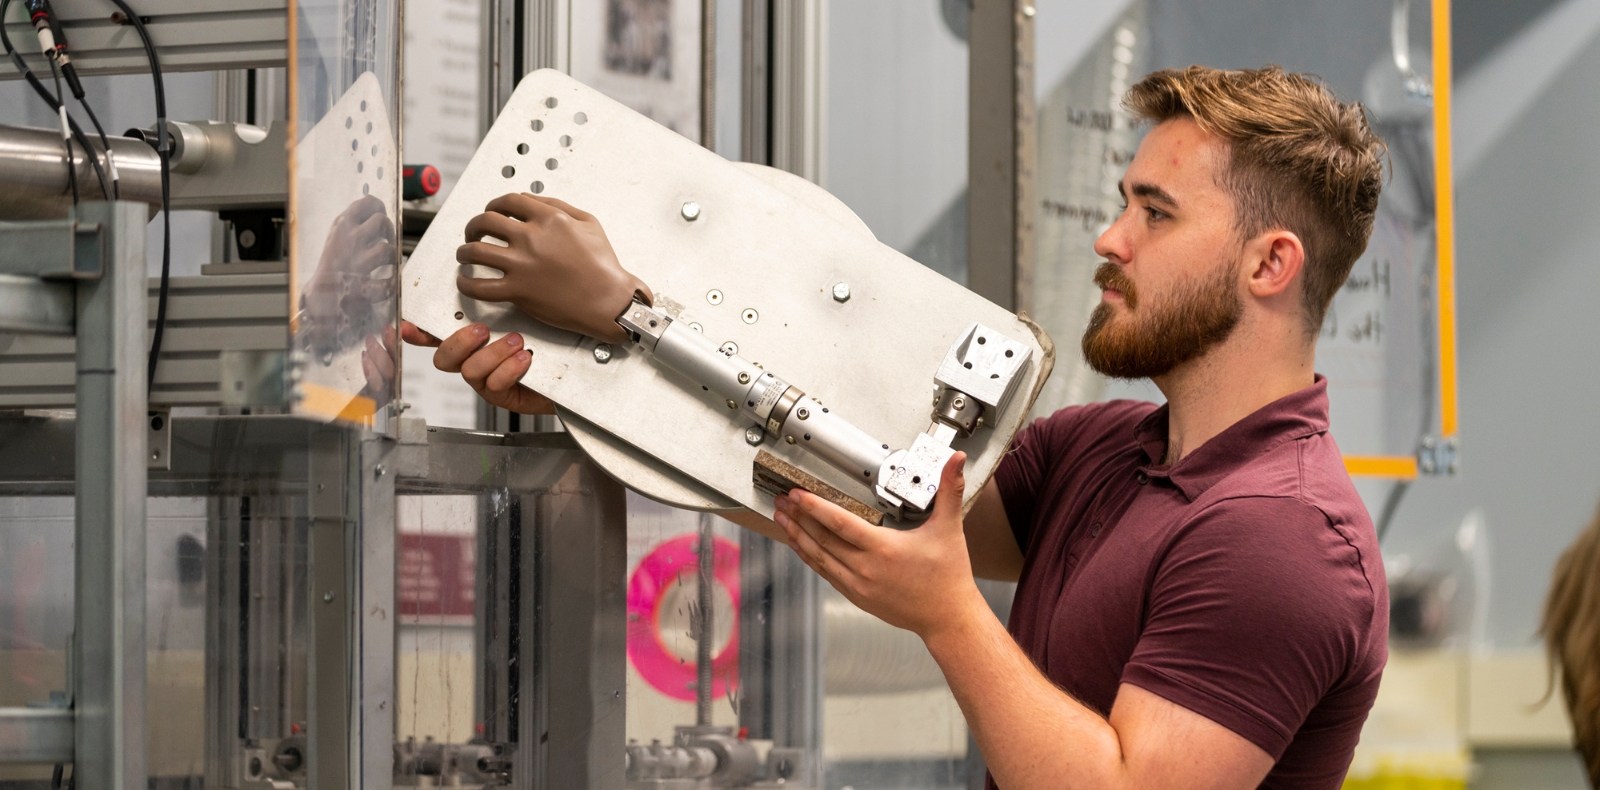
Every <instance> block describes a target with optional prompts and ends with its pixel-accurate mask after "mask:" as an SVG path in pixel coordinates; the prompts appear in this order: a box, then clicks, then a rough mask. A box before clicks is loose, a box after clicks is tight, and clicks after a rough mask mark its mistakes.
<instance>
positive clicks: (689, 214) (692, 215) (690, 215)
mask: <svg viewBox="0 0 1600 790" xmlns="http://www.w3.org/2000/svg"><path fill="white" fill-rule="evenodd" d="M683 218H684V219H686V220H688V221H690V222H694V221H695V220H697V219H699V218H700V204H699V203H696V202H694V201H693V200H691V201H689V202H688V203H685V204H683Z"/></svg>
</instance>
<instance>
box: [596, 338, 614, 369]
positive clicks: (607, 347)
mask: <svg viewBox="0 0 1600 790" xmlns="http://www.w3.org/2000/svg"><path fill="white" fill-rule="evenodd" d="M594 361H596V362H598V363H600V364H602V365H604V364H606V363H607V362H610V361H611V344H610V343H596V344H595V346H594Z"/></svg>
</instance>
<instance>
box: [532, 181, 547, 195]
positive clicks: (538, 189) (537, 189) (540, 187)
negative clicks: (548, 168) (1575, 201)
mask: <svg viewBox="0 0 1600 790" xmlns="http://www.w3.org/2000/svg"><path fill="white" fill-rule="evenodd" d="M529 186H530V188H531V189H533V194H535V195H537V194H540V193H542V192H544V182H543V181H535V182H533V183H532V184H531V185H529Z"/></svg>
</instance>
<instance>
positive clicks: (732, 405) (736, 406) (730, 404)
mask: <svg viewBox="0 0 1600 790" xmlns="http://www.w3.org/2000/svg"><path fill="white" fill-rule="evenodd" d="M728 408H729V409H730V410H732V411H738V410H739V404H737V403H734V402H733V401H731V400H730V401H728Z"/></svg>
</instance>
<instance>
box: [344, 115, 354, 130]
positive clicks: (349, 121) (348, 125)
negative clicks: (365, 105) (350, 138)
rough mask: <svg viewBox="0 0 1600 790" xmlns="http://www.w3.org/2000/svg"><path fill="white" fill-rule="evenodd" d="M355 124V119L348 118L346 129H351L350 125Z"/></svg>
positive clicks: (345, 120)
mask: <svg viewBox="0 0 1600 790" xmlns="http://www.w3.org/2000/svg"><path fill="white" fill-rule="evenodd" d="M353 123H355V120H354V119H353V118H349V117H346V118H345V119H344V128H346V129H349V128H350V125H351V124H353Z"/></svg>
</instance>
